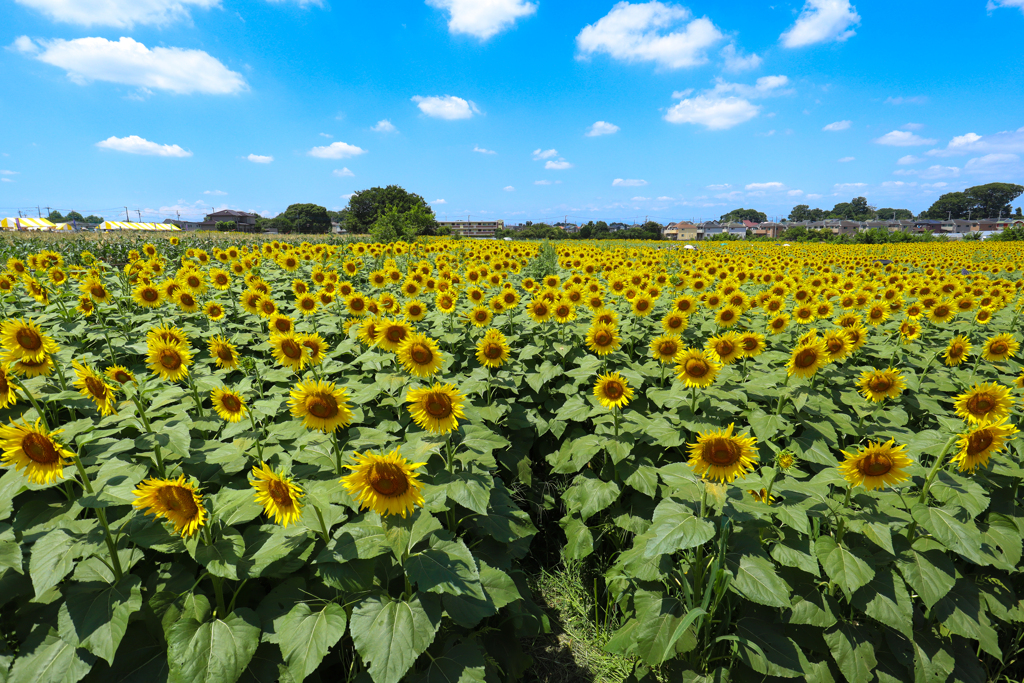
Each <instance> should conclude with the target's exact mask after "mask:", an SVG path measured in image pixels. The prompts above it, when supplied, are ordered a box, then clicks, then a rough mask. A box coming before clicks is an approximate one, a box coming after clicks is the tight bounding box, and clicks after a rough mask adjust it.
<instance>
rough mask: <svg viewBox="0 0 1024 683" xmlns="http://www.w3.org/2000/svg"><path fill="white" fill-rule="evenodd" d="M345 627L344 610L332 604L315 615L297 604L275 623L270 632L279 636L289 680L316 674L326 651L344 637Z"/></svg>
mask: <svg viewBox="0 0 1024 683" xmlns="http://www.w3.org/2000/svg"><path fill="white" fill-rule="evenodd" d="M346 624H347V619H346V615H345V609H344V608H343V607H342V606H341V605H338V604H335V603H333V602H331V603H327V605H325V606H324V608H323V609H321V610H318V611H316V612H313V611H312V610H311V609H310V608H309V605H307V604H305V603H302V602H300V603H298V604H297V605H295V607H293V608H292V610H291V611H290V612H288V614H286V615H284V616H283V617H280V618H278V619H276V620H275V621H274V630H275V631H276V632H277V633H278V634H280V635H279V641H278V642H279V644H280V646H281V654H282V655H284V660H285V664H286V665H287V666H288V673H290V674H291V675H292V678H294V679H295V680H296V681H302V680H305V679H306V677H307V676H309V675H310V674H312V673H313V672H314V671H316V669H317V667H318V666H320V662H322V661H323V659H324V657H325V656H326V655H327V652H328V650H330V649H331V648H332V647H334V646H335V645H337V643H338V641H339V640H341V637H342V636H344V635H345V626H346Z"/></svg>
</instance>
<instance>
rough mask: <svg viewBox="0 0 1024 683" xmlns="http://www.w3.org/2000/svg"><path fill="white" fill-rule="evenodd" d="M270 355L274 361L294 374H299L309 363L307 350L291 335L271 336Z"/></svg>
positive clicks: (296, 336)
mask: <svg viewBox="0 0 1024 683" xmlns="http://www.w3.org/2000/svg"><path fill="white" fill-rule="evenodd" d="M270 353H271V354H273V356H274V360H276V361H277V362H278V363H280V364H281V365H283V366H284V367H286V368H290V369H291V370H293V371H294V372H300V371H301V370H302V368H304V367H306V363H307V362H308V361H309V349H307V348H306V347H305V346H303V345H302V341H301V340H300V339H299V337H298V335H296V334H293V333H287V334H271V335H270Z"/></svg>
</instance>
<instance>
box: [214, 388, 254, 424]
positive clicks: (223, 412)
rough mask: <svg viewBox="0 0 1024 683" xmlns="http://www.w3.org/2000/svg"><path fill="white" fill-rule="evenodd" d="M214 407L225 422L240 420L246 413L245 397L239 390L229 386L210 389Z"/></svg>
mask: <svg viewBox="0 0 1024 683" xmlns="http://www.w3.org/2000/svg"><path fill="white" fill-rule="evenodd" d="M210 400H211V401H212V402H213V409H214V410H216V411H217V414H218V415H220V417H221V419H222V420H224V421H225V422H238V421H239V420H241V419H242V418H243V417H245V415H246V412H247V411H246V407H245V399H244V398H242V395H241V394H239V393H238V392H237V391H233V390H231V389H229V388H228V387H221V388H220V389H213V390H212V391H210Z"/></svg>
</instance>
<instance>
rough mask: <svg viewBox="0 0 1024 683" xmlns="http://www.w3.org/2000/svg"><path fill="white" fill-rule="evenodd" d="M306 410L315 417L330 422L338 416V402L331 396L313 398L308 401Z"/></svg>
mask: <svg viewBox="0 0 1024 683" xmlns="http://www.w3.org/2000/svg"><path fill="white" fill-rule="evenodd" d="M306 410H307V411H309V414H310V415H312V416H313V417H317V418H319V419H321V420H330V419H331V418H333V417H335V416H337V414H338V402H337V401H336V400H335V399H334V396H332V395H330V394H321V395H317V396H311V397H310V398H309V399H307V400H306Z"/></svg>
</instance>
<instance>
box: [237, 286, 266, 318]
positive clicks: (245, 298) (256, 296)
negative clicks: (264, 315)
mask: <svg viewBox="0 0 1024 683" xmlns="http://www.w3.org/2000/svg"><path fill="white" fill-rule="evenodd" d="M262 297H263V294H261V293H260V292H257V291H256V290H254V289H248V290H246V291H244V292H242V297H241V299H240V300H239V301H240V302H241V304H242V308H243V309H245V311H246V313H252V314H253V315H258V314H259V312H260V309H259V303H260V299H261V298H262Z"/></svg>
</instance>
